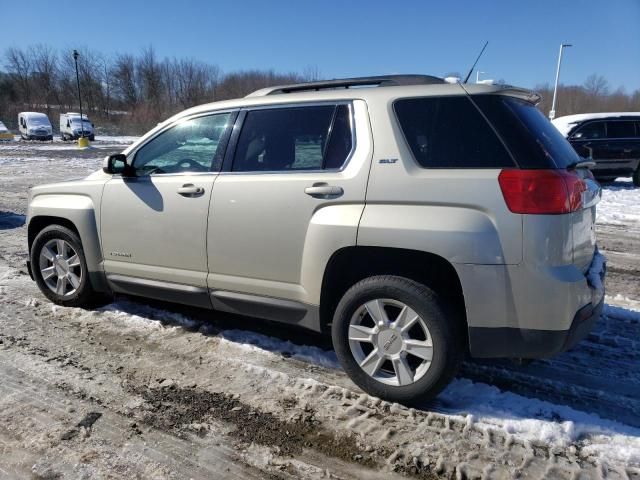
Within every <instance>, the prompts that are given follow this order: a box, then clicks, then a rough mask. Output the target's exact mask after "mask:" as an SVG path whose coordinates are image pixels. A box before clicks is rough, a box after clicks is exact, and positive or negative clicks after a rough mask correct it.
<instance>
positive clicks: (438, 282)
mask: <svg viewBox="0 0 640 480" xmlns="http://www.w3.org/2000/svg"><path fill="white" fill-rule="evenodd" d="M373 275H397V276H402V277H406V278H409V279H411V280H415V281H416V282H419V283H422V284H424V285H426V286H428V287H429V288H431V289H433V290H434V291H435V292H436V293H438V294H439V295H441V296H443V297H444V298H445V299H447V300H450V301H448V302H447V303H448V305H449V306H450V307H451V308H452V309H453V313H454V318H455V319H456V321H458V322H460V323H461V325H460V326H461V327H464V328H462V329H461V331H464V332H465V334H466V331H467V321H466V310H465V303H464V294H463V291H462V284H461V282H460V278H459V277H458V274H457V272H456V270H455V268H454V266H453V265H452V264H451V263H450V262H449V261H447V260H446V259H445V258H443V257H441V256H439V255H436V254H434V253H430V252H424V251H419V250H410V249H403V248H390V247H369V246H351V247H345V248H341V249H339V250H337V251H336V252H334V254H333V255H332V256H331V258H330V259H329V261H328V262H327V265H326V268H325V271H324V275H323V278H322V292H321V297H320V326H321V329H322V331H323V332H327V331H329V329H330V328H329V326H330V324H331V322H332V319H333V313H334V312H335V309H336V306H337V305H338V302H339V301H340V298H342V296H343V295H344V293H345V292H346V291H347V290H348V289H349V288H350V287H351V286H352V285H354V284H355V283H357V282H358V281H360V280H362V279H364V278H367V277H370V276H373Z"/></svg>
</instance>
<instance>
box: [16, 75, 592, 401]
mask: <svg viewBox="0 0 640 480" xmlns="http://www.w3.org/2000/svg"><path fill="white" fill-rule="evenodd" d="M354 87H358V88H354ZM366 87H368V88H366ZM538 100H539V97H538V96H537V95H536V94H534V93H532V92H529V91H526V90H522V89H518V88H513V87H508V86H495V85H492V86H489V85H461V84H449V83H446V82H445V81H443V80H442V79H439V78H436V77H430V76H421V75H407V76H388V77H371V78H356V79H345V80H332V81H327V82H314V83H306V84H298V85H289V86H283V87H274V88H267V89H264V90H260V91H257V92H255V93H252V94H251V95H249V96H247V97H246V98H243V99H237V100H231V101H223V102H216V103H211V104H207V105H202V106H199V107H195V108H191V109H189V110H186V111H185V112H182V113H180V114H178V115H176V116H174V117H172V118H170V119H169V120H167V121H165V122H164V123H162V124H160V125H158V126H157V127H156V128H154V129H153V130H152V131H150V132H149V133H148V134H146V135H145V136H143V137H142V138H141V139H140V140H139V141H137V142H136V143H135V144H133V145H131V146H130V147H129V148H127V149H126V150H125V151H124V152H123V153H122V154H117V155H111V156H110V157H108V158H106V159H105V163H104V168H103V171H99V172H96V173H94V174H92V175H90V176H89V177H87V178H85V179H83V180H79V181H70V182H64V183H58V184H55V185H46V186H39V187H35V188H33V189H32V190H31V193H30V200H29V214H28V244H29V251H30V265H29V268H30V272H31V274H32V277H33V278H34V280H35V281H36V282H37V284H38V286H39V287H40V289H41V290H42V292H43V293H44V295H46V296H47V297H48V298H49V299H51V300H52V301H53V302H55V303H57V304H60V305H66V306H74V307H82V306H90V305H95V303H96V302H99V301H100V299H101V298H103V296H104V295H105V294H107V295H109V294H111V293H113V292H121V293H127V294H133V295H139V296H144V297H151V298H157V299H162V300H169V301H174V302H179V303H182V304H187V305H195V306H198V307H204V308H208V309H213V310H218V311H223V312H233V313H238V314H244V315H251V316H255V317H259V318H263V319H268V320H276V321H279V322H286V323H289V324H292V325H297V326H302V327H306V328H309V329H311V330H315V331H318V332H331V335H332V338H333V344H334V346H335V350H336V353H337V355H338V358H339V359H340V361H341V363H342V365H343V367H344V369H345V371H346V372H347V373H348V374H349V375H350V376H351V378H352V379H353V381H354V382H355V383H356V384H358V385H359V386H360V387H361V388H362V389H364V390H365V391H367V392H369V393H371V394H373V395H376V396H379V397H382V398H385V399H388V400H393V401H400V402H405V403H415V402H417V401H419V400H424V399H426V398H430V397H433V396H435V395H437V393H438V392H439V391H440V390H441V389H442V388H444V386H445V385H446V384H447V383H448V382H449V381H450V380H451V379H452V378H453V376H454V375H455V373H456V371H457V369H458V366H459V365H460V362H461V360H462V358H463V356H464V355H465V354H466V353H467V352H469V353H470V355H471V356H472V357H485V358H486V357H516V358H540V357H546V356H550V355H555V354H558V353H560V352H562V351H564V350H566V349H568V348H571V347H572V346H573V345H574V344H575V343H576V342H578V341H579V340H580V339H581V338H583V337H584V336H585V335H586V334H587V333H588V332H589V330H590V329H591V327H592V326H593V324H594V322H595V321H596V320H597V319H598V317H599V316H600V313H601V310H602V305H603V298H604V287H603V283H602V280H603V278H604V257H602V256H601V255H600V254H599V253H598V251H597V248H596V242H595V235H594V219H595V205H596V203H597V202H598V201H599V199H600V187H599V186H598V184H597V183H596V182H595V181H594V180H593V177H592V176H591V174H590V172H589V170H588V169H587V168H585V166H586V165H587V164H585V163H584V162H582V159H581V158H580V157H579V156H578V155H577V154H576V152H575V151H574V150H573V149H572V148H571V145H570V144H569V143H568V142H567V141H566V140H565V139H564V138H563V137H562V135H560V133H559V132H558V131H557V130H556V129H555V128H554V127H553V125H552V124H551V123H550V122H549V121H548V120H546V119H545V117H544V116H543V115H542V114H541V113H540V112H539V111H538V110H537V108H536V107H535V104H536V102H537V101H538Z"/></svg>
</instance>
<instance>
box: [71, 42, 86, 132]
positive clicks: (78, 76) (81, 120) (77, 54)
mask: <svg viewBox="0 0 640 480" xmlns="http://www.w3.org/2000/svg"><path fill="white" fill-rule="evenodd" d="M79 56H80V54H79V53H78V51H77V50H74V51H73V60H74V61H75V62H76V82H77V83H78V103H79V104H80V132H81V133H80V136H81V138H84V119H83V118H82V96H81V95H80V75H78V57H79Z"/></svg>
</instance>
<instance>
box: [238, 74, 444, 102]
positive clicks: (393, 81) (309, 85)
mask: <svg viewBox="0 0 640 480" xmlns="http://www.w3.org/2000/svg"><path fill="white" fill-rule="evenodd" d="M437 83H445V81H444V80H443V79H442V78H438V77H434V76H431V75H381V76H377V77H356V78H339V79H335V80H322V81H319V82H305V83H295V84H292V85H280V86H275V87H267V88H263V89H260V90H256V91H255V92H252V93H250V94H249V95H247V97H263V96H266V95H279V94H282V93H294V92H305V91H319V90H328V89H337V88H352V87H397V86H400V85H433V84H437Z"/></svg>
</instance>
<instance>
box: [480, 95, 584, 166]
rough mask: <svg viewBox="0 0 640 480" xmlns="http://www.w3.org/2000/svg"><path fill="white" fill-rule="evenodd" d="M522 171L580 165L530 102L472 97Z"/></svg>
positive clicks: (560, 136)
mask: <svg viewBox="0 0 640 480" xmlns="http://www.w3.org/2000/svg"><path fill="white" fill-rule="evenodd" d="M473 101H474V102H475V103H476V104H477V105H478V106H479V107H480V109H481V110H482V112H483V113H484V114H485V115H486V116H487V118H488V119H489V121H490V122H491V124H492V125H493V126H494V127H495V129H496V130H497V131H498V133H499V134H500V136H501V137H502V140H504V142H505V143H506V145H507V147H509V150H510V151H511V153H512V154H513V156H514V157H515V160H516V163H517V164H518V165H519V166H520V167H521V168H565V167H567V166H568V165H570V164H571V163H574V162H579V161H580V157H579V156H578V154H577V153H576V152H575V150H574V149H573V147H572V146H571V144H570V143H569V142H568V141H567V139H566V138H564V137H563V136H562V134H561V133H560V132H559V131H558V129H557V128H556V127H554V126H553V124H552V123H551V122H550V121H549V120H548V119H547V117H545V116H544V115H543V114H542V112H541V111H540V110H538V109H537V108H536V106H535V105H532V104H531V103H529V102H525V101H524V100H520V99H518V98H514V97H509V96H506V95H475V96H474V97H473Z"/></svg>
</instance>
